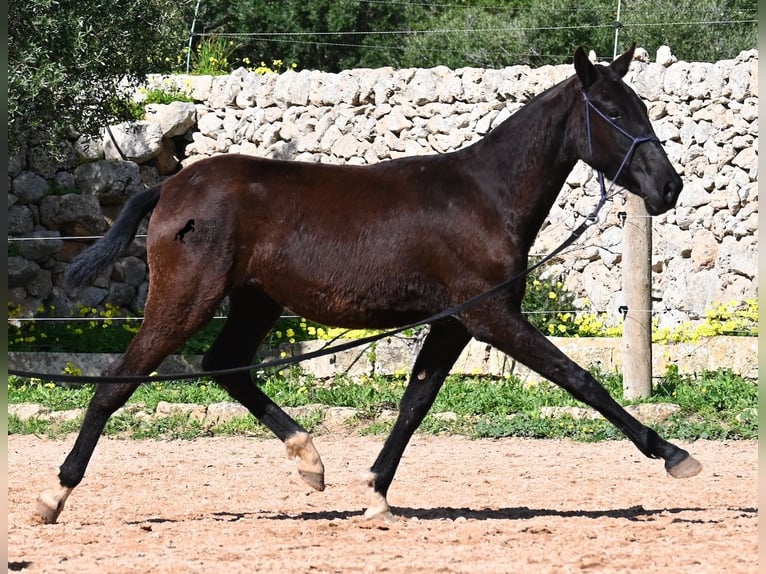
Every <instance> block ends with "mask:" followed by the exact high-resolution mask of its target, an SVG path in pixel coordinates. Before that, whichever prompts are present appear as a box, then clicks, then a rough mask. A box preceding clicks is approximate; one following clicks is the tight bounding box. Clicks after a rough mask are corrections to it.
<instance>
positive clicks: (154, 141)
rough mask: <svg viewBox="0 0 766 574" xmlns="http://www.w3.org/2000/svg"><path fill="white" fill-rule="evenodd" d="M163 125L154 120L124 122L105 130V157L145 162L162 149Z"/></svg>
mask: <svg viewBox="0 0 766 574" xmlns="http://www.w3.org/2000/svg"><path fill="white" fill-rule="evenodd" d="M162 136H163V133H162V127H160V126H159V125H158V124H156V123H153V122H147V121H144V120H142V121H137V122H123V123H121V124H117V125H115V126H109V128H107V129H105V130H104V157H105V158H106V159H114V160H119V159H122V160H130V161H135V162H136V163H143V162H145V161H148V160H150V159H152V158H153V157H155V156H156V155H158V154H159V153H160V151H161V149H162Z"/></svg>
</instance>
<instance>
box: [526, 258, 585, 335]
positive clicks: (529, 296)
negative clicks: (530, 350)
mask: <svg viewBox="0 0 766 574" xmlns="http://www.w3.org/2000/svg"><path fill="white" fill-rule="evenodd" d="M575 302H576V297H575V296H574V295H573V294H572V293H571V292H569V291H567V290H566V289H565V287H564V277H563V276H558V275H557V276H550V275H547V274H546V273H545V268H544V267H542V268H537V269H535V270H534V271H533V272H532V273H530V274H529V275H528V276H527V290H526V293H525V295H524V300H523V301H522V304H521V310H522V311H523V312H524V313H525V314H526V316H527V319H528V320H529V322H530V323H532V324H533V325H534V326H535V327H537V328H538V329H539V330H540V331H542V332H543V333H545V334H546V335H550V336H555V337H566V336H572V335H574V334H576V330H575V329H574V328H573V327H574V316H573V314H572V313H571V312H570V311H572V310H574V309H575V308H576V305H575Z"/></svg>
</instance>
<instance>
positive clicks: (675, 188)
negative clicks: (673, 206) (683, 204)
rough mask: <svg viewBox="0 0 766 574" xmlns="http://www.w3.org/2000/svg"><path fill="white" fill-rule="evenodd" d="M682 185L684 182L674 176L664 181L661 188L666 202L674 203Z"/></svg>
mask: <svg viewBox="0 0 766 574" xmlns="http://www.w3.org/2000/svg"><path fill="white" fill-rule="evenodd" d="M683 187H684V184H683V182H682V181H681V178H680V177H678V176H676V177H674V178H672V179H671V180H669V181H668V182H667V183H665V187H664V188H663V190H662V196H663V197H664V198H665V201H666V202H667V203H675V202H676V200H677V199H678V196H679V194H680V193H681V189H683Z"/></svg>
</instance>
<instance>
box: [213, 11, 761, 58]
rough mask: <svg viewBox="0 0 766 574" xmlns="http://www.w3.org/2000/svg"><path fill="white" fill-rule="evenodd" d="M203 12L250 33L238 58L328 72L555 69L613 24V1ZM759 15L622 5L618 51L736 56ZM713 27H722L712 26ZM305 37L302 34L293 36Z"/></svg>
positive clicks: (603, 43)
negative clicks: (664, 49) (634, 47)
mask: <svg viewBox="0 0 766 574" xmlns="http://www.w3.org/2000/svg"><path fill="white" fill-rule="evenodd" d="M201 8H202V9H201V14H200V18H199V21H200V22H201V23H202V27H203V28H204V29H205V31H206V32H207V33H238V32H239V33H253V34H252V35H247V36H245V35H243V36H240V37H239V39H240V41H241V47H240V48H239V49H238V50H237V54H238V55H239V59H242V58H245V57H251V56H253V55H254V54H257V55H259V58H260V59H266V58H269V57H274V56H275V55H278V56H279V57H282V58H285V59H288V60H290V61H295V62H300V64H301V66H303V67H305V68H309V69H321V70H325V71H329V72H337V71H340V70H343V69H348V68H357V67H380V66H393V67H432V66H436V65H446V66H449V67H451V68H460V67H464V66H476V67H489V68H498V67H503V66H509V65H515V64H528V65H532V66H540V65H544V64H561V63H567V62H571V59H572V54H573V52H574V49H575V48H576V47H577V46H579V45H582V46H585V47H586V48H588V49H593V50H595V52H596V54H597V55H598V56H599V57H601V58H609V57H611V56H612V53H613V51H614V36H615V34H614V22H615V20H616V18H617V13H616V3H615V2H614V0H584V1H583V0H561V1H557V2H554V3H540V2H536V1H533V0H477V1H472V2H468V1H465V0H463V1H456V2H449V3H447V2H433V3H421V2H391V3H388V2H374V3H373V2H366V1H363V0H343V1H331V0H319V1H316V2H300V1H297V0H284V1H281V2H276V1H275V0H272V1H267V2H261V3H258V4H253V3H251V2H224V1H223V0H212V1H211V2H206V3H205V4H204V5H203V6H202V7H201ZM757 14H758V5H757V3H756V2H755V0H680V2H675V3H672V4H671V3H657V2H649V1H648V0H636V1H635V2H629V3H626V2H623V3H622V7H621V13H620V23H621V25H622V28H621V29H620V33H619V39H620V45H619V46H618V51H622V50H624V49H625V48H626V47H627V46H628V45H629V44H630V42H632V41H636V42H637V43H638V45H639V46H641V47H644V48H646V49H647V50H648V51H649V53H650V54H653V53H654V52H656V50H657V48H659V46H661V45H663V44H665V45H669V46H670V47H671V49H672V51H673V53H674V54H675V55H676V56H677V57H678V58H679V59H684V60H687V61H710V62H712V61H717V60H720V59H725V58H733V57H735V56H736V55H737V54H738V53H739V52H740V51H742V50H747V49H752V48H755V47H756V40H757V23H756V20H757ZM715 21H722V22H728V23H723V24H718V25H713V24H711V22H715ZM257 32H263V35H260V36H259V35H258V34H257ZM303 32H308V34H301V35H299V36H296V35H295V34H297V33H303ZM312 32H313V34H312Z"/></svg>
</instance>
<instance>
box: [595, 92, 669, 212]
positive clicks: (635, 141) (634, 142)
mask: <svg viewBox="0 0 766 574" xmlns="http://www.w3.org/2000/svg"><path fill="white" fill-rule="evenodd" d="M582 97H583V99H584V100H585V129H586V131H587V134H588V152H589V153H590V155H593V140H592V138H591V129H590V111H591V110H593V111H594V112H596V113H597V114H598V115H599V116H601V118H602V119H603V120H604V121H605V122H606V123H607V124H609V125H610V126H612V127H613V128H614V129H616V130H617V131H618V132H620V133H621V134H622V135H624V136H625V137H626V138H628V139H629V140H630V148H628V151H627V153H626V154H625V157H624V158H623V159H622V163H621V164H620V167H619V168H618V169H617V173H615V174H614V177H612V178H610V179H611V180H612V183H611V184H610V185H609V190H607V189H606V185H604V172H602V171H600V170H596V173H597V174H598V182H599V185H600V186H601V199H600V200H599V202H598V205H597V206H596V209H595V210H594V211H593V213H591V214H590V215H589V216H588V219H591V220H593V219H595V218H596V215H597V214H598V212H599V210H600V209H601V207H602V206H603V205H604V203H605V202H606V199H607V195H608V192H610V191H611V190H612V188H613V187H614V185H615V181H617V179H618V178H619V177H620V174H621V173H622V170H623V169H625V166H626V165H628V162H629V161H630V158H631V157H633V152H635V151H636V148H637V147H638V146H639V145H640V144H642V143H645V142H652V141H653V142H657V143H660V140H659V139H658V138H657V136H642V137H635V136H633V135H631V134H629V133H628V132H626V131H625V130H624V129H622V128H621V127H620V126H619V125H617V123H616V122H615V121H614V120H612V119H611V118H610V117H609V116H607V115H606V114H605V113H604V112H602V111H601V110H599V109H598V108H597V107H596V106H595V105H594V104H593V102H592V101H591V99H590V98H589V97H588V94H587V93H586V92H585V91H584V90H583V92H582Z"/></svg>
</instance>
